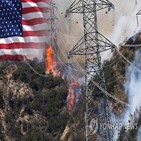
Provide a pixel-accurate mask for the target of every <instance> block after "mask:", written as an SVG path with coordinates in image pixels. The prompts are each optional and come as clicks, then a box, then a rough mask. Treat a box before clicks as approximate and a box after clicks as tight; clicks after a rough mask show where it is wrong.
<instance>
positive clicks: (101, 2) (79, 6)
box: [66, 0, 114, 16]
mask: <svg viewBox="0 0 141 141" xmlns="http://www.w3.org/2000/svg"><path fill="white" fill-rule="evenodd" d="M89 1H90V2H89V4H88V3H82V0H79V1H78V0H75V1H74V2H73V3H72V4H71V6H70V7H69V8H68V9H67V10H66V16H67V15H68V14H70V13H84V9H83V7H84V5H85V13H89V12H94V9H93V0H89ZM95 1H96V3H95V4H96V5H97V9H96V11H99V10H102V9H105V8H108V11H109V10H110V9H111V8H114V5H113V4H112V3H111V2H109V1H108V0H95Z"/></svg>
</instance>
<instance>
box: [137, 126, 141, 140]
mask: <svg viewBox="0 0 141 141" xmlns="http://www.w3.org/2000/svg"><path fill="white" fill-rule="evenodd" d="M137 141H141V127H140V128H139V129H138V133H137Z"/></svg>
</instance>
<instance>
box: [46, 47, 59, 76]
mask: <svg viewBox="0 0 141 141" xmlns="http://www.w3.org/2000/svg"><path fill="white" fill-rule="evenodd" d="M55 65H56V62H55V60H54V58H53V50H52V47H51V45H49V46H48V48H47V49H46V73H47V74H49V73H53V75H54V76H57V75H59V73H58V72H57V70H56V68H55Z"/></svg>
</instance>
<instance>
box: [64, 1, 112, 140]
mask: <svg viewBox="0 0 141 141" xmlns="http://www.w3.org/2000/svg"><path fill="white" fill-rule="evenodd" d="M105 8H108V11H109V10H110V9H111V8H114V6H113V4H112V3H111V2H109V1H108V0H79V1H77V0H76V1H74V2H73V3H72V5H71V6H70V7H69V8H68V9H67V11H66V16H67V15H68V14H70V13H82V14H83V25H84V36H83V37H82V38H81V39H80V41H79V42H78V43H77V44H76V45H75V46H74V47H73V49H72V50H71V51H70V52H69V57H71V56H72V55H85V73H86V75H85V83H86V114H85V123H86V127H85V130H86V141H93V140H94V139H92V138H93V136H94V134H93V131H92V130H91V128H90V126H89V125H90V122H91V120H92V119H93V118H94V117H95V115H96V112H95V110H94V102H93V100H94V97H95V86H94V85H93V84H92V83H91V81H90V80H91V79H92V78H94V77H95V76H96V77H98V78H97V80H98V82H99V84H100V85H101V87H102V88H104V89H105V90H106V84H105V79H104V73H103V68H102V61H101V53H102V52H105V51H107V50H112V49H114V48H115V45H114V44H113V43H111V42H110V41H109V40H108V39H107V38H106V37H104V36H103V35H102V34H100V33H99V32H98V26H97V11H99V10H102V9H105ZM92 89H94V91H93V92H91V91H92ZM101 93H102V92H101V91H97V92H96V95H99V96H101V95H102V94H101ZM104 96H105V95H102V97H101V98H99V99H102V101H103V103H102V106H103V112H102V114H101V115H100V116H99V118H98V121H99V122H104V123H110V114H109V107H108V101H107V97H106V96H105V97H104ZM97 116H98V115H97ZM99 134H100V135H101V136H102V141H111V140H112V134H111V131H110V130H99ZM97 140H99V139H98V138H97Z"/></svg>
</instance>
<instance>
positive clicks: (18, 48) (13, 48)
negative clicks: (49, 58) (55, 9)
mask: <svg viewBox="0 0 141 141" xmlns="http://www.w3.org/2000/svg"><path fill="white" fill-rule="evenodd" d="M22 13H23V14H22V26H23V37H18V36H17V37H16V36H14V37H8V38H1V39H0V60H22V59H23V58H24V56H26V57H28V56H34V57H38V55H40V53H39V52H40V50H42V49H43V48H44V47H45V46H46V43H47V42H48V41H49V40H50V33H49V29H50V25H49V24H48V19H49V17H50V13H49V5H48V1H47V0H22Z"/></svg>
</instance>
